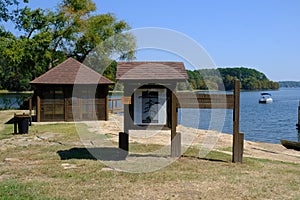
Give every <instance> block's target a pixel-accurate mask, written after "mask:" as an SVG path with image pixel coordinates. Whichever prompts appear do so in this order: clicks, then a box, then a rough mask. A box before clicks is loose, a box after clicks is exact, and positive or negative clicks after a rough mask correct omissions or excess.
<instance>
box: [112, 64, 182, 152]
mask: <svg viewBox="0 0 300 200" xmlns="http://www.w3.org/2000/svg"><path fill="white" fill-rule="evenodd" d="M116 77H117V80H119V81H120V82H122V83H124V97H123V104H124V132H121V133H120V135H119V147H120V148H121V149H123V150H125V151H128V145H129V144H128V141H129V139H128V134H129V131H130V130H137V129H147V128H148V127H149V126H151V127H152V128H155V129H158V130H161V129H169V130H171V153H172V156H174V157H178V156H180V154H181V151H180V146H181V139H180V138H181V137H180V134H178V133H177V132H176V126H177V109H176V105H177V100H176V97H175V94H174V91H175V90H176V85H177V83H179V82H185V81H186V80H187V78H188V76H187V73H186V70H185V67H184V64H183V63H182V62H119V63H118V66H117V75H116Z"/></svg>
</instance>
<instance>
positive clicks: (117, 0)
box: [29, 0, 300, 81]
mask: <svg viewBox="0 0 300 200" xmlns="http://www.w3.org/2000/svg"><path fill="white" fill-rule="evenodd" d="M29 2H30V4H29V5H30V6H31V7H33V8H36V7H42V8H53V7H55V6H56V5H57V2H58V0H51V1H50V0H43V1H41V0H29ZM94 2H95V3H96V4H97V13H107V12H110V13H114V14H115V16H116V17H117V18H118V19H123V20H125V21H126V22H128V23H129V25H130V26H131V27H132V28H142V27H161V28H168V29H173V30H176V31H178V32H181V33H183V34H185V35H187V36H189V37H191V38H193V39H194V40H195V41H196V42H197V43H199V44H200V45H202V46H203V47H204V48H205V49H206V51H207V52H208V53H209V55H210V56H211V58H212V59H213V60H214V62H215V64H216V65H217V66H221V67H228V66H245V67H250V68H255V69H257V70H260V71H262V72H263V73H265V74H266V75H267V76H268V78H269V79H271V80H274V81H281V80H295V81H300V1H299V0H251V1H250V0H247V1H246V0H224V1H223V0H205V1H204V0H189V1H176V0H151V1H146V0H126V1H125V0H106V1H99V0H94Z"/></svg>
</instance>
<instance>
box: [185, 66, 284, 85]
mask: <svg viewBox="0 0 300 200" xmlns="http://www.w3.org/2000/svg"><path fill="white" fill-rule="evenodd" d="M187 73H188V77H189V82H190V84H191V85H192V87H193V89H205V88H207V87H206V85H207V86H208V88H210V89H219V90H223V86H224V88H225V90H233V89H234V80H236V79H240V81H241V85H242V89H244V90H268V89H278V88H279V84H278V83H276V82H273V81H270V80H269V79H268V78H267V77H266V75H265V74H263V73H261V72H259V71H257V70H255V69H249V68H245V67H241V68H218V69H201V70H197V71H190V70H188V71H187Z"/></svg>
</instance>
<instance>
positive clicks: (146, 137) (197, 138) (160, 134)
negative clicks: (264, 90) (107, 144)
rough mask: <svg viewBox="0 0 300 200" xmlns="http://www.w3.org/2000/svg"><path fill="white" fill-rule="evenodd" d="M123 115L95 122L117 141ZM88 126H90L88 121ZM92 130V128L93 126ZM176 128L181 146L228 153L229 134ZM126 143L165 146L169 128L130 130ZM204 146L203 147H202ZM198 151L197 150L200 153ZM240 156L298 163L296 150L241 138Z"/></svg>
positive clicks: (230, 140)
mask: <svg viewBox="0 0 300 200" xmlns="http://www.w3.org/2000/svg"><path fill="white" fill-rule="evenodd" d="M122 121H123V118H122V116H120V115H111V116H110V120H109V121H99V122H98V124H99V127H101V128H100V130H99V132H100V133H109V134H111V135H112V136H113V137H112V140H115V141H116V142H117V141H118V133H119V132H120V131H122V130H123V127H122ZM89 125H90V126H91V129H93V125H92V124H89ZM94 129H95V127H94ZM96 129H97V128H96ZM177 131H178V132H180V133H181V140H182V145H183V146H189V145H199V146H200V147H202V148H203V149H206V150H203V151H202V154H203V156H204V154H206V153H208V151H209V150H216V151H220V152H223V153H227V154H231V152H230V151H231V150H230V149H231V148H230V147H232V135H230V134H224V133H219V132H216V131H211V130H198V129H193V128H187V127H183V126H178V127H177ZM129 135H130V137H129V139H130V142H137V143H143V144H159V145H167V144H169V143H170V131H153V130H148V131H131V132H130V133H129ZM204 147H205V148H204ZM200 154H201V152H200ZM244 157H254V158H263V159H270V160H277V161H284V162H293V163H300V151H296V150H292V149H287V148H285V147H283V146H282V145H281V144H271V143H263V142H252V141H246V140H245V141H244Z"/></svg>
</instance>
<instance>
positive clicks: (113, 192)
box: [0, 124, 300, 199]
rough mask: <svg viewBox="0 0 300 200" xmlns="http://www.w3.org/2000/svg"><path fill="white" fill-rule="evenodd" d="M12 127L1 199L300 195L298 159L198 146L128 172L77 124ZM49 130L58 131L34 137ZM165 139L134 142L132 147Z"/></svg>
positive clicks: (5, 144)
mask: <svg viewBox="0 0 300 200" xmlns="http://www.w3.org/2000/svg"><path fill="white" fill-rule="evenodd" d="M79 128H80V129H87V127H86V125H84V124H82V125H80V126H79ZM12 130H13V129H12V125H9V124H6V125H4V130H2V131H1V133H0V142H2V143H0V144H1V146H2V147H0V148H3V149H1V154H0V199H300V190H299V188H300V166H299V165H298V164H292V163H285V162H278V161H271V160H262V159H254V158H245V159H244V163H243V164H233V163H231V156H230V155H227V154H223V153H219V152H214V151H213V152H210V153H209V154H208V155H207V156H206V158H204V159H203V158H202V159H200V158H198V157H197V155H198V148H197V147H191V148H189V150H188V151H187V152H186V153H185V154H184V155H183V156H182V157H181V158H180V159H178V160H176V161H175V162H173V163H172V164H170V165H168V166H167V167H165V168H163V169H161V170H158V171H154V172H149V173H126V172H121V171H117V170H111V169H109V168H108V167H107V166H106V165H104V164H103V162H100V161H98V160H96V159H94V158H93V156H91V155H89V153H88V152H87V151H83V150H84V146H82V145H81V144H80V138H79V136H78V135H77V133H76V128H75V126H74V124H55V125H34V126H31V127H30V133H29V134H24V135H12V134H11V132H12ZM47 133H55V134H54V135H53V137H51V138H46V139H44V140H36V138H35V137H34V136H38V135H43V134H47ZM28 138H29V139H28ZM34 138H35V139H34ZM24 139H26V140H24ZM16 141H20V142H19V144H18V145H16ZM22 141H23V142H22ZM28 141H31V142H32V143H27V145H25V144H26V142H28ZM158 147H159V146H157V145H141V144H138V143H132V144H130V152H131V153H135V152H149V151H152V150H153V149H156V148H158ZM4 148H5V149H4ZM74 148H77V150H78V149H81V150H80V151H74V152H75V154H77V155H72V156H70V157H69V158H62V156H61V155H60V154H59V152H64V151H70V150H72V149H74Z"/></svg>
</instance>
